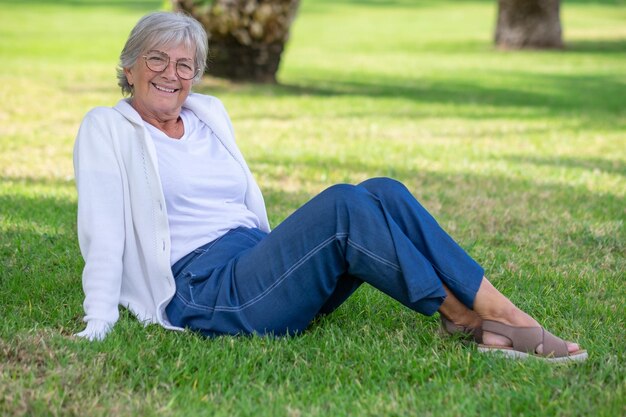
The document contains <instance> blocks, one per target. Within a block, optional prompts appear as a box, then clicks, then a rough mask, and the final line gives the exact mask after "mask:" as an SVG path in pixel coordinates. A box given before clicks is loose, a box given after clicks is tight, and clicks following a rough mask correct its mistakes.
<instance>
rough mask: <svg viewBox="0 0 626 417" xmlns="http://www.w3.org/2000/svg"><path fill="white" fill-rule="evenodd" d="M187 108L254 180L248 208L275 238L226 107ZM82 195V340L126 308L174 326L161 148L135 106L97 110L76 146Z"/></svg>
mask: <svg viewBox="0 0 626 417" xmlns="http://www.w3.org/2000/svg"><path fill="white" fill-rule="evenodd" d="M183 107H186V108H188V109H190V110H191V111H193V112H194V113H195V114H196V116H198V118H199V119H200V120H202V121H203V122H204V123H206V124H207V125H209V126H211V128H212V129H213V131H214V132H215V135H216V136H217V137H218V139H219V140H220V141H221V142H222V143H223V144H224V146H225V147H226V149H228V151H229V152H230V153H231V154H232V155H233V157H234V158H235V159H236V160H237V161H238V162H239V163H240V164H241V166H242V167H243V169H244V171H245V172H246V177H247V182H248V187H247V190H246V195H245V203H246V205H247V206H248V208H249V209H250V210H251V211H252V212H254V213H255V214H256V215H257V216H258V218H259V220H260V222H261V229H263V230H265V231H269V222H268V220H267V213H266V210H265V203H264V201H263V197H262V195H261V191H260V190H259V187H258V185H257V184H256V182H255V180H254V178H253V177H252V174H251V173H250V169H249V168H248V166H247V164H246V163H245V161H244V159H243V156H242V155H241V152H240V151H239V149H238V148H237V145H236V144H235V140H234V134H233V128H232V125H231V122H230V119H229V117H228V114H227V113H226V110H225V109H224V106H223V105H222V103H221V102H220V101H219V100H218V99H217V98H215V97H210V96H204V95H200V94H190V95H189V97H188V98H187V100H186V101H185V103H184V104H183ZM74 172H75V176H76V186H77V188H78V241H79V245H80V250H81V253H82V255H83V258H84V260H85V268H84V270H83V290H84V292H85V301H84V303H83V307H84V309H85V318H84V320H85V321H86V322H87V328H86V329H85V331H83V332H81V333H79V334H78V335H79V336H83V337H87V338H89V339H92V340H93V339H101V338H103V337H104V336H105V335H106V334H107V333H108V331H109V330H110V329H111V328H112V326H113V325H114V324H115V322H116V321H117V320H118V317H119V311H118V304H119V305H122V306H124V307H126V308H128V309H129V310H130V311H131V312H132V313H133V314H134V315H135V316H137V318H138V319H139V320H141V321H142V322H144V323H146V324H149V323H158V324H160V325H162V326H163V327H165V328H168V329H176V330H180V329H178V328H176V327H174V326H172V325H171V324H170V323H169V321H168V320H167V317H166V315H165V307H166V306H167V304H168V302H169V301H170V300H171V299H172V297H173V296H174V293H175V290H176V289H175V284H174V278H173V276H172V272H171V269H170V236H169V226H168V219H167V212H166V207H165V199H164V197H163V191H162V186H161V182H160V179H159V174H158V164H157V158H156V151H155V148H154V144H153V143H152V140H151V139H150V134H149V132H148V130H147V129H146V127H145V126H144V124H143V121H142V119H141V117H140V116H139V114H138V113H137V112H136V111H135V110H134V109H133V108H132V107H131V105H130V104H129V102H128V101H127V100H121V101H120V102H119V103H118V104H117V105H116V106H115V107H113V108H108V107H97V108H95V109H93V110H91V111H90V112H89V113H87V115H86V116H85V118H84V119H83V122H82V124H81V127H80V130H79V132H78V136H77V138H76V143H75V146H74Z"/></svg>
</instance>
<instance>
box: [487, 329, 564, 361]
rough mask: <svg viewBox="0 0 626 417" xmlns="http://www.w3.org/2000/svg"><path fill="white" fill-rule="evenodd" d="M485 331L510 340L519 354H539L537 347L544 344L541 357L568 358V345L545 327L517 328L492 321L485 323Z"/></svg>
mask: <svg viewBox="0 0 626 417" xmlns="http://www.w3.org/2000/svg"><path fill="white" fill-rule="evenodd" d="M483 330H484V331H486V332H491V333H495V334H499V335H501V336H504V337H506V338H508V339H509V340H510V341H511V343H512V345H513V349H514V350H516V351H518V352H525V353H532V354H535V355H536V354H538V353H537V347H539V345H541V344H543V353H542V354H541V356H551V357H555V358H559V357H564V356H568V355H569V352H568V350H567V344H566V343H565V341H563V340H562V339H560V338H558V337H556V336H555V335H553V334H552V333H550V332H548V331H547V330H545V329H544V328H543V327H515V326H509V325H508V324H504V323H500V322H497V321H492V320H484V321H483Z"/></svg>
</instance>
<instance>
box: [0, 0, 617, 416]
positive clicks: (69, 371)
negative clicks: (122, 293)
mask: <svg viewBox="0 0 626 417" xmlns="http://www.w3.org/2000/svg"><path fill="white" fill-rule="evenodd" d="M161 5H162V2H161V1H158V0H153V1H148V0H144V1H129V2H127V1H121V0H120V1H109V2H105V1H91V2H90V1H87V0H73V1H44V0H40V1H35V0H28V1H21V2H15V1H11V2H9V1H5V0H0V6H1V7H2V13H1V14H0V57H1V58H2V66H1V67H0V84H1V85H2V88H1V89H0V259H1V261H0V318H1V320H0V414H1V415H80V416H84V415H88V416H108V415H129V416H135V415H142V416H143V415H147V416H149V415H166V416H167V415H181V416H190V415H212V416H213V415H215V416H233V415H250V416H342V415H353V416H380V415H390V416H400V415H402V416H409V415H411V416H412V415H437V416H440V415H441V416H459V415H463V416H472V415H485V414H493V415H528V416H537V415H542V416H543V415H548V416H552V415H558V416H575V415H580V416H617V415H625V414H626V383H625V382H624V381H625V379H626V363H625V360H626V357H625V351H626V345H625V344H624V341H625V334H626V329H625V327H626V326H625V322H626V317H625V311H626V289H625V288H626V286H625V285H624V284H625V276H626V261H625V255H626V232H625V229H624V220H625V218H626V212H625V207H626V204H625V203H626V201H625V194H626V101H625V99H624V97H626V71H625V70H626V26H624V24H623V22H624V21H626V8H624V7H623V6H624V3H623V2H622V1H604V2H596V3H591V2H583V1H567V0H565V1H564V2H563V5H562V18H563V26H564V33H565V41H566V43H567V46H568V47H567V49H566V50H565V51H551V52H546V51H524V52H502V51H497V50H494V48H493V46H492V44H491V36H492V35H491V34H492V31H493V24H494V17H495V2H494V1H463V2H460V1H455V2H452V1H451V2H445V1H436V2H435V1H433V2H430V1H417V0H415V1H408V0H407V1H400V0H398V1H387V2H382V1H381V2H379V1H347V0H345V1H331V0H305V1H304V2H303V4H302V8H301V10H300V14H299V16H298V19H297V20H296V23H295V26H294V28H293V33H292V38H291V42H290V43H289V45H288V50H287V52H286V55H285V56H284V60H283V63H282V67H281V71H280V74H279V79H280V81H281V85H279V86H253V85H232V84H230V83H227V82H223V81H218V80H215V79H209V78H207V79H206V80H204V81H203V83H202V84H201V85H199V86H197V88H196V90H197V91H200V92H203V93H209V94H214V95H217V96H219V97H220V98H221V99H222V100H223V101H224V102H225V104H226V106H227V108H228V109H229V111H230V114H231V117H232V119H233V121H234V125H235V129H236V131H237V136H238V142H239V144H240V146H241V148H242V149H243V151H244V153H245V154H246V155H247V158H248V161H249V163H250V166H251V168H252V170H253V171H254V173H255V174H256V176H257V178H258V180H259V182H260V184H261V187H262V188H263V190H264V193H265V196H266V201H267V203H268V209H269V211H270V220H271V222H272V224H274V225H276V224H277V223H279V222H280V221H281V220H282V219H283V218H284V217H286V216H287V215H288V214H289V213H290V212H291V211H293V210H294V209H295V208H297V207H298V206H299V205H301V204H302V203H303V202H305V201H306V200H307V199H308V198H310V197H311V196H313V195H314V194H315V193H317V192H319V191H320V190H322V189H324V188H325V187H327V186H329V185H330V184H333V183H336V182H344V181H347V182H353V183H354V182H358V181H360V180H362V179H365V178H367V177H371V176H377V175H387V176H393V177H395V178H398V179H400V180H402V181H403V182H405V183H406V184H407V185H408V186H409V188H410V189H411V190H412V191H413V192H414V194H415V195H416V196H417V197H418V198H419V199H420V200H421V201H422V202H423V203H424V204H425V205H426V206H427V207H428V208H429V209H430V210H431V211H432V212H433V213H434V214H435V215H436V217H437V218H438V219H439V220H440V222H441V224H442V225H443V226H444V227H445V228H446V229H448V230H449V231H450V232H451V234H452V235H453V236H454V237H455V238H457V239H458V240H459V241H460V242H461V243H462V245H463V246H464V247H465V248H467V250H468V251H469V252H470V253H471V254H472V255H473V256H474V257H475V258H476V259H477V260H478V261H479V262H481V263H482V264H483V265H484V266H485V267H486V269H487V270H488V276H489V277H490V278H491V279H492V281H493V282H494V283H495V284H496V286H497V287H498V288H500V289H501V290H502V291H503V292H504V293H505V294H507V295H508V296H510V298H511V299H512V300H513V301H514V302H515V303H517V304H518V305H520V306H521V307H522V308H524V309H525V310H527V311H529V312H530V313H531V314H533V315H534V316H535V317H536V318H537V319H538V320H539V321H541V322H542V323H544V324H545V325H546V326H547V327H548V329H550V330H551V331H553V332H554V333H556V334H559V335H562V336H565V337H567V338H570V339H574V340H577V341H579V342H580V343H581V344H582V345H583V346H584V347H586V348H587V349H588V350H589V352H590V358H589V360H588V361H587V362H586V363H584V364H578V365H568V366H548V365H546V364H543V363H539V362H536V361H527V362H510V361H503V360H494V359H492V358H489V357H484V356H483V355H481V354H479V353H478V352H477V351H476V349H475V348H474V347H472V346H465V345H463V344H462V343H461V342H460V341H458V340H454V339H450V338H443V337H441V336H439V335H438V334H437V333H436V332H435V330H436V329H437V321H436V319H435V318H430V317H422V316H417V315H415V314H413V313H411V312H410V311H408V310H407V309H405V308H404V307H402V306H400V305H398V304H397V303H395V302H394V301H392V300H389V299H387V298H386V297H384V296H382V295H381V294H379V293H377V292H376V291H374V290H372V289H371V288H362V289H360V290H359V291H358V292H357V294H356V295H355V296H354V297H353V298H352V299H350V300H349V301H348V302H347V303H346V304H345V305H344V306H342V307H341V308H340V309H339V310H338V311H337V312H336V313H335V314H333V315H331V316H330V317H327V318H324V319H322V320H320V321H319V322H316V323H314V324H313V325H312V327H311V329H310V331H308V332H307V333H306V334H304V335H302V336H300V337H296V338H283V339H269V338H266V339H263V338H245V337H241V338H227V337H225V338H219V339H213V340H207V339H203V338H201V337H198V336H196V335H193V334H188V333H187V334H179V333H172V332H167V331H165V330H163V329H160V328H158V327H157V326H149V327H147V328H144V327H142V326H141V325H140V324H139V323H137V322H136V321H135V320H134V319H133V318H132V317H130V316H129V314H128V313H126V312H123V313H122V318H121V319H120V321H119V323H118V324H117V326H116V327H115V330H114V332H113V333H112V334H111V335H110V336H109V337H108V338H107V339H106V340H105V341H104V342H102V343H87V342H85V341H81V340H75V339H73V338H72V337H71V334H72V333H75V332H77V331H79V330H82V327H83V324H82V323H81V318H82V308H81V303H82V297H83V295H82V290H81V285H80V281H81V278H80V274H81V270H82V265H83V264H82V260H81V257H80V253H79V250H78V245H77V243H76V237H75V234H76V230H75V216H76V210H75V203H76V194H75V189H74V182H73V173H72V166H71V152H72V144H73V140H74V136H75V134H76V131H77V128H78V124H79V123H80V120H81V118H82V116H83V115H84V113H85V112H86V111H87V110H88V109H89V108H91V107H93V106H96V105H112V104H114V103H115V102H116V101H117V100H118V99H119V97H120V94H119V91H118V88H117V87H116V86H115V78H114V69H115V65H116V62H117V55H118V53H119V50H120V49H121V47H122V45H123V42H124V40H125V38H126V36H127V34H128V32H129V31H130V29H131V27H132V26H133V24H134V23H135V22H136V21H137V19H138V18H139V17H140V16H141V15H142V14H143V13H145V12H147V11H149V10H153V9H156V8H159V7H160V6H161Z"/></svg>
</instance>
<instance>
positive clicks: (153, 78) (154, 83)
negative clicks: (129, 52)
mask: <svg viewBox="0 0 626 417" xmlns="http://www.w3.org/2000/svg"><path fill="white" fill-rule="evenodd" d="M155 51H158V52H162V53H165V54H167V55H168V56H169V64H168V65H167V67H166V68H165V70H163V71H161V72H156V71H152V70H151V69H150V68H148V66H147V64H146V59H145V58H144V56H145V55H150V52H155ZM180 60H190V63H193V62H194V50H193V49H190V48H186V47H184V46H182V45H179V46H173V47H161V48H158V49H152V50H150V51H145V52H144V53H142V54H141V55H140V56H139V58H138V59H137V62H135V65H134V66H132V67H131V68H125V69H124V73H125V74H126V79H127V80H128V82H129V83H130V85H132V86H133V96H132V105H133V107H134V108H135V109H136V110H137V112H139V114H140V115H141V117H142V118H143V119H157V120H159V121H166V120H170V119H172V118H178V116H179V114H180V110H181V107H182V105H183V102H184V101H185V99H186V98H187V96H188V95H189V90H190V89H191V84H192V81H193V80H184V79H182V78H180V77H179V76H178V74H177V72H176V63H177V62H178V61H180Z"/></svg>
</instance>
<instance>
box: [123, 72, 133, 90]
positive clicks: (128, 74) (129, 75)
mask: <svg viewBox="0 0 626 417" xmlns="http://www.w3.org/2000/svg"><path fill="white" fill-rule="evenodd" d="M124 75H125V76H126V81H128V85H130V86H131V87H132V86H133V84H134V83H135V81H134V77H133V70H132V68H124Z"/></svg>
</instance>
